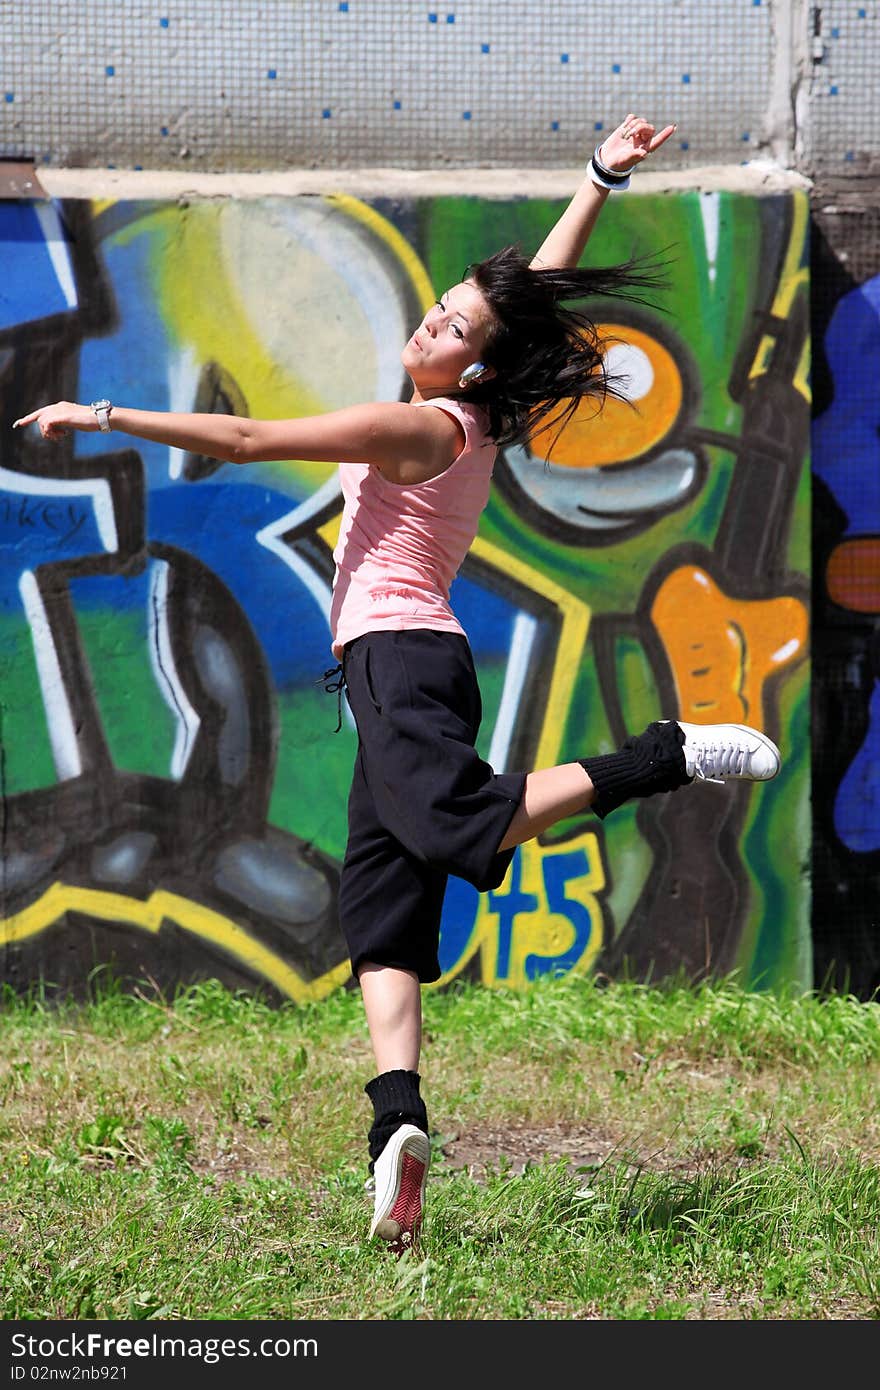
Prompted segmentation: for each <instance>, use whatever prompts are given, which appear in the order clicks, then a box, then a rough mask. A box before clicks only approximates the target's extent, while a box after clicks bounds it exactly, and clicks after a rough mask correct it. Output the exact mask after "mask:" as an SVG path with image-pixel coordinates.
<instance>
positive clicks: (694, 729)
mask: <svg viewBox="0 0 880 1390" xmlns="http://www.w3.org/2000/svg"><path fill="white" fill-rule="evenodd" d="M676 723H677V724H678V727H679V728H680V729H681V731H682V732H683V734H684V744H683V745H682V750H681V751H682V753H684V761H685V765H686V767H687V774H688V777H698V778H700V780H701V781H703V782H729V781H731V780H732V779H734V778H741V779H742V780H743V781H746V782H769V781H770V779H771V777H775V776H776V774H777V772H778V771H779V768H780V763H781V759H780V756H779V749H778V748H777V747H776V744H775V743H773V742H772V741H771V740H770V739H769V738H768V737H767V735H766V734H762V733H759V732H758V730H757V729H751V728H749V726H748V724H685V723H684V722H683V721H682V720H681V719H678V720H676Z"/></svg>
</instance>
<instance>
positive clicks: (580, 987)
mask: <svg viewBox="0 0 880 1390" xmlns="http://www.w3.org/2000/svg"><path fill="white" fill-rule="evenodd" d="M0 1030H2V1048H0V1056H2V1061H0V1097H2V1106H0V1160H2V1161H0V1318H2V1319H5V1320H9V1319H13V1320H19V1319H100V1320H107V1319H110V1320H117V1319H124V1320H132V1319H169V1320H170V1319H202V1320H204V1319H265V1320H279V1319H283V1320H302V1319H308V1320H312V1319H336V1320H340V1319H345V1320H348V1319H358V1320H391V1319H432V1320H488V1319H493V1320H497V1319H506V1320H511V1319H515V1320H525V1319H527V1320H545V1319H546V1320H554V1319H556V1320H560V1319H566V1320H571V1319H577V1320H583V1319H603V1320H621V1319H630V1320H633V1319H636V1320H661V1319H676V1320H684V1319H691V1320H694V1319H701V1320H709V1319H712V1320H729V1319H739V1320H742V1319H750V1320H752V1319H763V1320H767V1319H773V1320H777V1319H797V1320H801V1319H802V1320H816V1319H849V1320H852V1319H859V1320H867V1319H875V1318H877V1317H880V1237H878V1230H880V1225H878V1219H877V1218H878V1213H880V1113H878V1106H877V1094H878V1083H880V1005H878V1004H877V1003H876V1002H860V1001H858V1000H856V999H853V998H850V997H847V996H826V997H819V996H815V995H804V996H800V997H791V998H783V997H781V996H779V995H772V994H752V993H746V992H743V991H742V990H740V989H738V988H737V987H736V986H735V984H733V983H729V982H723V983H720V984H715V985H706V986H701V987H699V988H688V987H684V986H683V987H681V988H679V987H676V986H672V985H669V986H666V987H658V988H651V987H647V986H640V985H636V984H630V983H626V982H619V983H616V984H610V985H606V986H604V987H600V985H599V984H598V983H596V982H593V981H591V980H588V979H576V978H572V977H566V978H564V979H557V980H552V979H547V980H542V981H540V982H538V983H536V984H535V985H534V986H533V987H532V988H531V989H530V990H529V991H528V992H526V993H512V992H502V991H496V990H489V989H482V988H479V987H476V986H462V987H456V988H452V989H450V990H447V991H444V992H438V991H427V992H426V994H425V1034H426V1047H425V1055H424V1060H423V1077H424V1082H423V1092H424V1093H425V1094H426V1097H427V1099H428V1107H429V1114H430V1115H431V1122H432V1131H433V1132H432V1144H433V1150H434V1158H433V1165H432V1175H431V1182H430V1186H429V1207H428V1215H427V1217H426V1221H425V1228H424V1232H423V1238H422V1240H421V1242H420V1244H419V1246H418V1247H417V1248H416V1249H414V1250H413V1251H412V1252H410V1253H408V1254H407V1255H405V1256H404V1257H403V1258H402V1259H400V1260H394V1259H393V1257H391V1256H390V1255H389V1254H388V1253H387V1252H386V1251H385V1250H384V1249H383V1248H380V1247H376V1246H370V1245H368V1244H367V1242H366V1240H365V1231H366V1227H367V1225H368V1220H369V1198H368V1197H367V1195H366V1194H365V1192H364V1188H363V1184H364V1179H365V1177H366V1152H365V1135H366V1130H367V1127H368V1125H369V1121H370V1118H371V1117H370V1113H369V1103H368V1101H367V1099H366V1097H365V1095H364V1093H363V1085H364V1083H365V1081H367V1080H368V1079H369V1078H370V1076H371V1075H372V1074H373V1068H372V1060H371V1053H370V1048H369V1044H368V1040H367V1035H366V1029H365V1025H364V1021H363V1014H362V1007H361V1003H360V998H359V996H358V995H357V994H356V993H352V992H347V991H340V992H338V993H337V994H335V995H334V996H332V997H331V998H330V999H328V1000H326V1001H324V1002H323V1003H320V1004H312V1005H304V1006H299V1007H297V1006H289V1007H282V1008H272V1007H269V1006H268V1005H266V1004H264V1003H263V1002H261V1001H260V1000H259V999H257V998H255V997H253V996H249V995H234V994H231V993H229V992H228V991H226V990H224V989H223V988H222V987H221V986H219V985H217V984H215V983H212V982H208V983H204V984H201V985H198V986H195V987H192V988H189V989H186V990H183V991H181V992H180V994H179V995H178V996H177V997H176V998H174V999H173V1000H167V999H165V998H163V997H162V996H161V995H160V994H159V993H158V992H157V991H155V990H147V989H146V988H144V989H142V990H140V991H138V994H137V995H133V994H127V993H124V992H122V991H121V990H116V989H114V988H112V987H110V986H107V987H105V988H104V989H103V991H99V992H96V994H95V997H94V999H93V1000H92V1002H90V1003H88V1004H82V1005H74V1004H71V1003H65V1002H64V1001H60V1000H59V1001H52V1000H51V999H49V998H46V997H40V996H38V995H37V996H34V997H31V998H29V999H20V998H16V997H14V996H12V995H9V996H7V997H6V998H5V999H4V1000H3V1003H2V1011H0Z"/></svg>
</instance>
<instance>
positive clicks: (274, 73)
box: [266, 68, 278, 82]
mask: <svg viewBox="0 0 880 1390" xmlns="http://www.w3.org/2000/svg"><path fill="white" fill-rule="evenodd" d="M266 76H267V77H268V79H269V81H270V82H274V81H275V78H276V77H277V76H278V71H277V69H276V68H270V69H269V71H268V72H267V73H266Z"/></svg>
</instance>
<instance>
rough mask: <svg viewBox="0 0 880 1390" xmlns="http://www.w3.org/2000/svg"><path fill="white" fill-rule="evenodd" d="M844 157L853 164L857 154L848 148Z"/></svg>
mask: <svg viewBox="0 0 880 1390" xmlns="http://www.w3.org/2000/svg"><path fill="white" fill-rule="evenodd" d="M843 157H844V159H845V160H847V162H848V163H850V164H851V163H852V161H853V160H854V159H855V155H854V153H853V151H852V150H847V152H846V154H845V155H844V156H843Z"/></svg>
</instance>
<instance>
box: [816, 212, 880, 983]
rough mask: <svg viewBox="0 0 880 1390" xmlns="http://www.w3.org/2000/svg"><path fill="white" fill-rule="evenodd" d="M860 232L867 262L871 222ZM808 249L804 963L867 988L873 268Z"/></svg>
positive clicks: (876, 736) (875, 470)
mask: <svg viewBox="0 0 880 1390" xmlns="http://www.w3.org/2000/svg"><path fill="white" fill-rule="evenodd" d="M857 221H858V219H857ZM859 230H863V229H862V228H861V226H860V227H859ZM865 230H867V229H865ZM866 242H868V244H869V245H870V246H871V247H872V248H873V264H874V265H876V264H877V262H876V244H877V243H876V231H875V233H874V235H873V236H872V237H871V238H870V241H868V239H867V238H866ZM813 255H814V259H815V262H816V265H817V268H818V272H819V289H820V293H819V294H818V295H817V302H816V308H815V311H814V319H815V334H816V343H815V350H816V358H817V377H818V382H819V386H818V389H817V393H816V413H815V421H814V425H813V471H814V490H815V499H816V506H815V517H814V600H813V608H814V613H815V631H816V672H815V678H814V691H813V729H814V739H813V746H814V753H813V756H814V810H813V878H814V884H815V890H814V895H815V897H814V900H815V914H814V939H815V960H816V975H817V978H818V979H819V981H820V982H821V983H823V984H826V983H827V984H828V985H830V986H832V987H834V988H837V989H847V990H851V991H852V992H854V993H856V994H857V995H858V996H859V997H863V998H869V997H873V996H875V995H876V992H877V991H878V989H880V934H878V929H877V916H878V915H877V908H876V903H877V885H878V869H880V795H878V768H880V646H878V618H880V482H878V479H880V434H878V425H880V408H878V393H877V381H878V372H880V275H877V274H871V273H870V271H869V272H868V273H867V275H866V277H865V278H864V279H863V280H862V281H861V283H859V282H857V281H856V280H854V279H853V278H852V277H851V275H850V274H849V273H848V271H847V270H846V269H845V262H846V260H847V259H848V257H846V256H841V255H839V254H837V253H836V252H835V251H834V250H832V248H831V247H830V246H829V245H828V244H827V243H825V241H824V240H823V238H822V236H821V235H820V234H818V233H817V235H816V238H815V248H814V253H813Z"/></svg>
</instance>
